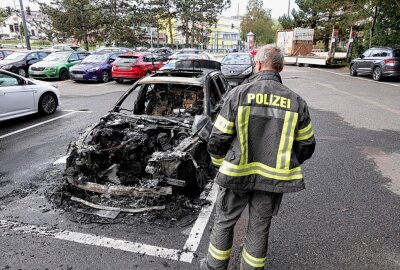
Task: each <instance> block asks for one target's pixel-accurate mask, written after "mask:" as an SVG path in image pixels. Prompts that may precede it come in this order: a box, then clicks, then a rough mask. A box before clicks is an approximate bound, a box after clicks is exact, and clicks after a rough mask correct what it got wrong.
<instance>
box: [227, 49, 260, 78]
mask: <svg viewBox="0 0 400 270" xmlns="http://www.w3.org/2000/svg"><path fill="white" fill-rule="evenodd" d="M254 67H255V63H254V60H253V56H252V55H251V54H249V53H229V54H227V55H226V56H225V57H224V58H223V59H222V61H221V70H222V73H223V74H224V75H225V78H226V79H227V80H228V82H229V84H230V85H231V86H237V85H239V84H241V83H242V82H243V81H244V80H245V79H247V78H248V77H250V76H251V75H253V73H254Z"/></svg>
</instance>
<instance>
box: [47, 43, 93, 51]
mask: <svg viewBox="0 0 400 270" xmlns="http://www.w3.org/2000/svg"><path fill="white" fill-rule="evenodd" d="M51 50H52V51H53V52H60V51H76V52H86V50H84V49H82V48H81V47H79V46H77V45H71V44H57V45H54V46H53V47H52V48H51Z"/></svg>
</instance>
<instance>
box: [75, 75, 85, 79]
mask: <svg viewBox="0 0 400 270" xmlns="http://www.w3.org/2000/svg"><path fill="white" fill-rule="evenodd" d="M74 78H75V79H83V74H75V75H74Z"/></svg>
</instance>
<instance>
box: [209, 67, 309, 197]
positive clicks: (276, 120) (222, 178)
mask: <svg viewBox="0 0 400 270" xmlns="http://www.w3.org/2000/svg"><path fill="white" fill-rule="evenodd" d="M314 149H315V138H314V132H313V128H312V124H311V119H310V114H309V111H308V107H307V104H306V102H305V101H304V100H303V99H302V98H301V97H300V96H299V95H297V94H296V93H294V92H293V91H291V90H290V89H289V88H287V87H286V86H284V85H283V84H282V83H281V79H280V76H279V74H278V73H274V72H272V71H262V72H260V73H258V74H257V75H256V76H254V77H252V78H251V79H250V80H249V81H248V82H247V83H245V84H242V85H240V86H238V87H236V88H234V89H233V90H232V91H230V92H229V93H228V94H227V96H226V98H225V100H224V104H223V106H222V109H221V111H220V114H219V115H218V117H217V119H216V121H215V123H214V126H213V129H212V132H211V135H210V138H209V143H208V151H209V153H210V155H211V159H212V161H213V163H214V165H216V166H218V167H219V173H218V175H217V177H216V179H215V182H216V183H217V184H219V185H220V186H223V187H225V188H229V189H234V190H264V191H269V192H277V193H286V192H295V191H299V190H302V189H304V179H303V173H302V169H301V166H300V165H301V164H302V163H303V162H304V161H305V160H306V159H308V158H310V157H311V156H312V154H313V152H314Z"/></svg>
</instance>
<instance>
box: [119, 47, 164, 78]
mask: <svg viewBox="0 0 400 270" xmlns="http://www.w3.org/2000/svg"><path fill="white" fill-rule="evenodd" d="M162 66H164V63H163V62H162V61H161V59H160V57H159V56H157V55H155V54H152V53H149V52H135V53H126V54H123V55H120V56H118V58H117V59H116V60H115V61H114V63H113V64H112V70H111V75H112V77H113V79H114V80H115V81H116V82H117V83H122V82H123V81H124V80H137V79H140V78H143V77H144V76H147V75H150V74H151V73H154V72H156V71H157V70H159V69H160V68H161V67H162Z"/></svg>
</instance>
